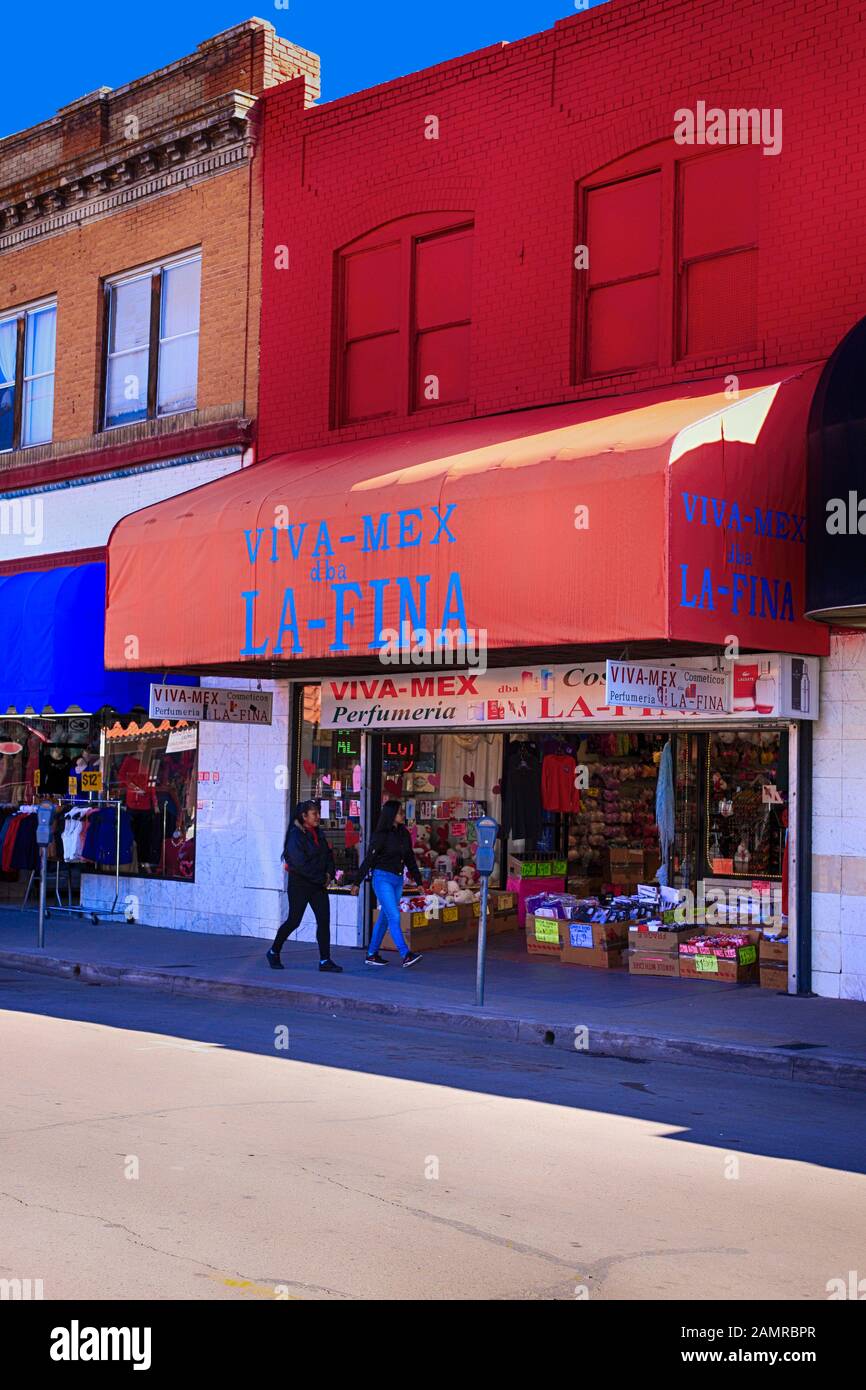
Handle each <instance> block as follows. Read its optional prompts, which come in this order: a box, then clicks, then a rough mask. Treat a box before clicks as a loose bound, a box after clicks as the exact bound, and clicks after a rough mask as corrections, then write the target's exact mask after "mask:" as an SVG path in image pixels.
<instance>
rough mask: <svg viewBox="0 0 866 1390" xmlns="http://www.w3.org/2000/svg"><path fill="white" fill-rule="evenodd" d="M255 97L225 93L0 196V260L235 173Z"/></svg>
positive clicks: (250, 142)
mask: <svg viewBox="0 0 866 1390" xmlns="http://www.w3.org/2000/svg"><path fill="white" fill-rule="evenodd" d="M254 105H255V97H252V96H250V95H248V94H247V93H245V92H230V93H229V94H228V95H226V96H222V97H219V98H217V99H215V100H214V101H212V102H209V103H207V104H205V105H204V106H202V107H200V108H199V109H198V110H197V111H196V112H194V113H191V114H190V115H189V116H188V117H186V118H185V119H184V121H183V122H182V124H179V125H175V126H174V127H172V128H170V129H168V130H165V131H161V132H160V133H159V134H158V135H157V136H154V135H151V136H149V137H148V138H146V139H142V140H138V141H135V140H130V141H125V140H124V141H115V143H114V144H113V145H112V146H109V147H106V148H104V149H102V150H100V152H99V154H98V155H96V156H94V154H93V153H92V152H91V153H89V154H88V155H86V156H85V157H83V158H81V159H78V160H73V161H69V162H67V163H66V164H63V165H58V166H57V167H56V168H54V169H52V170H50V171H49V172H48V173H46V174H42V175H39V176H38V177H37V178H35V179H34V181H33V184H32V185H30V186H27V185H24V184H19V185H17V186H13V187H11V188H6V189H3V190H2V191H0V252H2V251H10V250H15V249H17V248H19V247H21V246H24V245H30V244H32V243H33V242H34V241H37V240H40V239H41V238H44V237H47V236H53V235H57V234H58V233H61V232H64V231H68V230H69V228H71V227H78V226H81V225H83V224H85V223H87V222H91V221H95V220H96V219H98V218H101V217H107V216H110V215H111V214H112V213H115V212H120V211H123V210H124V209H125V208H127V207H131V206H134V205H136V204H139V203H141V202H142V201H145V200H150V199H152V198H156V197H159V196H160V195H161V194H164V193H173V192H176V191H177V190H178V189H179V188H182V187H184V186H186V185H188V184H191V183H197V182H200V181H201V180H202V179H207V178H212V177H213V176H215V175H217V174H221V173H224V172H226V171H228V170H230V169H233V168H237V167H239V166H241V165H243V164H244V163H246V162H247V161H248V160H249V158H250V157H251V155H252V153H253V149H254V144H255V127H256V123H255V121H253V120H252V119H251V112H252V110H253V108H254Z"/></svg>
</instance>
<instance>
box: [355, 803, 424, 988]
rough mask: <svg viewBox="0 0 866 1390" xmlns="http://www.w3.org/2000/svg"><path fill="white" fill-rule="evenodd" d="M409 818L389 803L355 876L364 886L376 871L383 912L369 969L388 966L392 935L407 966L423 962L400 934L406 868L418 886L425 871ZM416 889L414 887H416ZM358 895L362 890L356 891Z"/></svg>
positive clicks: (376, 889) (369, 956)
mask: <svg viewBox="0 0 866 1390" xmlns="http://www.w3.org/2000/svg"><path fill="white" fill-rule="evenodd" d="M405 821H406V814H405V812H404V810H403V807H402V805H401V804H400V802H399V801H396V800H394V801H386V802H385V804H384V806H383V807H382V813H381V815H380V816H379V823H378V825H377V826H376V829H375V830H374V831H373V834H372V836H371V838H370V847H369V849H368V850H367V855H366V858H365V859H364V862H363V863H362V864H361V867H360V868H359V869H358V872H357V873H356V874H355V883H356V885H360V884H361V883H363V881H364V879H365V878H366V876H367V874H368V872H369V871H370V870H371V869H372V871H373V892H374V893H375V894H376V900H377V902H378V903H379V907H380V909H381V911H380V912H379V916H378V918H377V919H376V925H375V927H374V928H373V939H372V941H371V942H370V946H369V949H368V951H367V958H366V960H365V962H364V964H365V965H387V964H388V962H387V961H386V960H383V959H382V957H381V956H380V955H379V947H380V946H381V945H382V942H383V941H384V939H385V932H386V931H390V933H391V940H392V941H393V942H394V945H395V946H396V947H397V950H398V951H399V952H400V955H401V956H402V957H403V964H404V966H408V965H414V964H415V963H416V961H419V960H420V959H421V956H420V955H419V953H418V952H417V951H410V950H409V947H408V946H407V945H406V938H405V937H404V935H403V933H402V931H401V930H400V894H401V893H402V891H403V868H404V865H405V867H406V868H407V869H408V870H409V873H410V875H411V877H412V878H413V879H414V880H415V883H416V884H418V883H420V882H421V871H420V869H419V868H418V864H417V862H416V859H415V852H414V850H413V849H412V841H411V839H410V836H409V831H408V830H407V829H406V825H405ZM413 886H414V885H413ZM352 891H353V893H357V891H358V888H357V887H355V888H353V889H352Z"/></svg>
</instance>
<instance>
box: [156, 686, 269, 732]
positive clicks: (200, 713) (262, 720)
mask: <svg viewBox="0 0 866 1390" xmlns="http://www.w3.org/2000/svg"><path fill="white" fill-rule="evenodd" d="M149 713H150V717H151V719H197V720H207V721H209V722H215V723H221V724H270V723H272V722H273V717H274V697H273V695H272V694H271V693H270V692H269V691H264V690H224V689H222V688H217V687H215V686H211V687H207V686H203V685H152V686H151V687H150V711H149Z"/></svg>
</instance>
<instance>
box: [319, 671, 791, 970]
mask: <svg viewBox="0 0 866 1390" xmlns="http://www.w3.org/2000/svg"><path fill="white" fill-rule="evenodd" d="M660 679H661V680H662V681H663V682H664V681H668V682H669V684H668V685H667V687H665V686H664V685H663V684H662V685H661V687H660V685H659V684H658V682H659V680H660ZM643 681H647V682H648V684H647V686H646V689H647V690H648V691H649V692H650V693H649V694H647V695H646V697H645V698H646V699H647V701H650V702H655V701H658V700H659V699H666V701H667V707H660V706H659V704H658V703H648V704H646V705H640V704H633V703H630V704H616V705H614V704H612V703H610V690H611V685H612V683H614V684H615V683H617V682H618V683H619V687H620V689H619V695H620V698H622V699H623V700H629V701H638V700H640V699H641V698H642V697H641V688H642V682H643ZM653 681H655V682H656V683H655V684H653ZM817 682H818V663H817V661H816V660H815V659H813V658H798V657H791V656H786V655H781V654H763V655H761V656H755V657H744V658H742V659H740V660H738V661H730V662H724V661H720V660H715V659H712V658H696V659H694V660H692V661H679V662H676V661H671V662H669V663H666V664H662V665H648V664H646V663H628V662H626V663H610V666H609V667H607V668H606V666H605V664H604V663H580V664H575V665H572V666H563V665H555V664H553V663H551V664H547V663H543V664H540V665H532V664H530V665H527V666H523V667H519V668H514V669H497V670H492V671H486V672H485V673H483V674H481V673H479V672H478V671H471V670H463V671H460V672H454V671H449V670H447V669H445V668H442V667H440V668H439V670H438V671H435V672H429V671H425V672H424V673H423V674H416V673H412V674H409V673H406V672H403V673H398V674H396V675H389V676H382V675H381V674H380V675H369V676H366V677H350V678H347V679H342V680H340V679H333V678H331V679H326V680H324V681H323V682H322V683H321V684H318V683H316V684H307V685H303V686H298V687H297V688H296V695H295V701H296V707H295V720H294V727H295V730H296V739H295V747H294V760H293V788H294V796H295V798H296V799H301V798H307V797H311V798H313V799H314V800H316V801H317V802H318V803H319V805H320V809H321V815H322V826H323V828H324V831H325V834H326V835H327V837H328V839H329V841H330V843H331V845H332V848H333V850H334V856H335V861H336V863H337V866H338V870H339V871H341V872H342V873H343V874H344V875H345V876H346V877H347V878H349V877H351V875H352V874H353V872H354V871H355V870H356V869H357V866H358V862H359V856H360V855H361V854H362V853H363V847H364V844H365V843H366V841H367V839H368V837H369V828H370V827H371V826H372V825H373V824H374V823H375V819H376V816H377V815H378V811H379V808H380V806H381V805H382V804H383V802H384V801H386V800H388V799H389V798H396V799H398V800H400V801H401V803H402V804H403V807H404V810H405V813H406V820H407V824H408V826H409V830H410V834H411V836H412V841H413V846H414V850H415V857H416V859H417V861H418V865H419V868H420V870H421V877H422V888H421V892H420V893H419V894H418V895H417V896H416V898H415V899H414V900H413V903H414V909H415V910H414V913H412V912H408V913H407V923H417V926H418V936H417V940H418V941H419V942H420V943H421V944H424V945H425V946H426V947H427V949H430V948H431V947H433V946H439V945H450V944H454V943H456V942H459V941H466V940H471V939H472V937H473V935H474V933H475V931H476V930H477V908H474V906H473V905H474V904H475V903H477V900H478V896H479V895H478V883H477V875H476V874H475V871H474V843H475V830H474V824H473V822H474V820H475V819H477V817H478V816H480V815H491V816H493V818H494V819H495V820H496V821H497V822H498V823H499V824H500V826H501V837H500V839H499V841H498V846H497V868H496V871H495V872H494V875H493V878H492V880H491V882H492V885H493V886H495V888H496V889H497V890H499V891H498V893H497V895H496V899H495V901H496V904H497V909H498V910H497V919H498V918H499V917H501V918H502V919H503V920H502V921H501V922H500V921H499V920H496V921H495V925H496V927H497V928H501V929H503V930H505V929H507V928H508V927H511V928H512V929H519V930H525V929H526V920H527V908H528V906H529V907H531V905H532V904H533V903H534V902H536V901H537V899H538V898H539V896H541V895H544V894H547V895H549V897H550V898H551V899H555V898H558V897H559V898H561V899H562V900H563V901H566V900H568V901H576V900H577V901H581V902H585V903H588V902H589V901H590V900H591V901H592V903H593V906H594V907H599V906H606V905H609V904H610V902H611V901H612V900H613V899H618V900H619V903H620V906H621V907H622V906H623V905H624V903H625V901H626V899H628V898H631V897H635V896H636V895H637V892H638V888H639V886H640V885H650V884H652V883H654V882H657V881H658V880H659V879H661V880H662V882H664V883H665V884H666V885H668V886H669V887H670V888H675V889H677V890H680V892H679V898H680V901H681V902H682V903H683V905H684V906H683V910H682V915H684V916H686V917H688V918H689V920H690V921H700V922H701V923H702V924H703V923H704V922H705V921H707V920H709V922H710V923H711V924H712V922H713V921H714V920H721V921H723V922H724V923H727V922H728V919H730V923H729V924H730V925H736V924H738V923H742V924H743V925H747V926H748V927H750V928H752V927H754V926H760V925H764V926H765V927H766V929H767V931H768V933H770V932H772V933H773V934H774V935H783V936H784V938H786V939H787V935H788V924H789V920H790V911H789V906H790V905H789V894H788V879H789V875H790V868H791V863H792V861H793V859H794V856H795V851H796V833H795V830H794V831H792V830H791V809H792V805H793V804H794V800H795V798H793V797H792V785H791V758H792V754H793V755H794V756H796V745H797V734H798V730H799V728H800V725H801V721H811V720H814V719H815V718H817V716H818V706H817V695H814V696H813V694H812V691H813V689H814V690H815V691H817ZM660 689H661V690H662V691H666V693H665V694H661V695H660V693H659V692H660ZM458 692H459V693H458ZM666 749H669V752H668V753H667V755H666V754H665V750H666ZM668 760H669V761H668ZM660 782H661V784H662V793H661V799H660V800H659V795H660V793H659V785H660ZM665 791H667V793H668V800H669V807H670V814H671V819H672V828H673V836H672V839H671V841H670V843H669V844H667V845H664V846H663V845H662V844H661V843H660V831H659V812H658V806H659V805H661V806H663V805H664V800H665V796H664V793H665ZM645 896H646V897H647V898H648V896H649V895H648V894H647V895H645ZM468 907H472V908H473V910H472V911H471V912H470V911H463V909H464V908H468ZM454 909H458V910H460V911H459V916H460V921H461V922H462V924H463V927H464V930H462V931H458V930H457V929H456V928H454V927H452V928H451V929H450V930H449V931H446V932H441V931H438V930H437V928H438V926H439V925H440V924H441V923H442V922H443V919H445V920H448V919H449V916H450V914H451V913H452V911H453V910H454ZM372 910H374V906H373V905H372V904H370V905H366V904H365V905H364V907H363V909H362V912H363V916H362V922H361V928H362V935H364V936H365V939H368V937H367V936H366V933H365V932H364V928H365V927H366V928H367V930H369V922H368V921H367V920H365V918H366V917H367V916H368V914H369V913H370V912H371V911H372ZM647 915H651V914H647ZM425 917H426V921H424V920H422V919H424V918H425ZM579 961H580V957H579V956H578V957H577V962H578V963H579ZM587 963H589V962H587ZM617 963H621V962H619V961H618V962H617ZM786 983H787V981H786Z"/></svg>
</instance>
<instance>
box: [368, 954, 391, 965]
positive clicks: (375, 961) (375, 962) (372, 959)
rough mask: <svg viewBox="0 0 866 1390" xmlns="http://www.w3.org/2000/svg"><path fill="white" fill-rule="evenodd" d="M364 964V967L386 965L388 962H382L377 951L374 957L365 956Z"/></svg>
mask: <svg viewBox="0 0 866 1390" xmlns="http://www.w3.org/2000/svg"><path fill="white" fill-rule="evenodd" d="M364 964H365V965H387V964H388V962H387V961H386V960H383V959H382V957H381V956H380V955H379V952H378V951H377V952H376V954H375V955H374V956H365V957H364Z"/></svg>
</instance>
